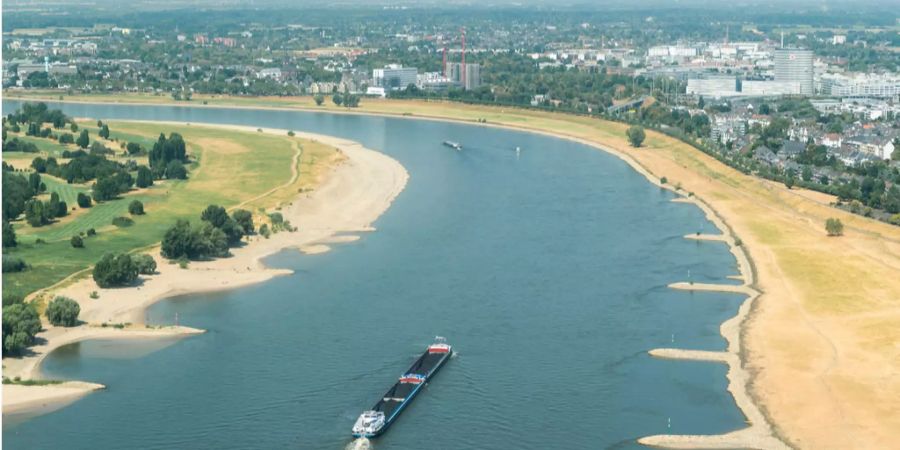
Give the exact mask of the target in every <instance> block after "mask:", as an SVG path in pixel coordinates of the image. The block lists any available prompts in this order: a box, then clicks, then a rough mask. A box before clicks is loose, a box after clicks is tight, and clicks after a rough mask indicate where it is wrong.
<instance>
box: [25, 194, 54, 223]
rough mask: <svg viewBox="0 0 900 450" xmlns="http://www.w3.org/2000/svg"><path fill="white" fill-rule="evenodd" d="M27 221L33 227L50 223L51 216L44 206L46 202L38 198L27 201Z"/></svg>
mask: <svg viewBox="0 0 900 450" xmlns="http://www.w3.org/2000/svg"><path fill="white" fill-rule="evenodd" d="M25 221H26V222H28V224H29V225H31V226H33V227H39V226H42V225H46V224H48V223H50V217H49V215H48V214H47V211H46V209H45V207H44V202H42V201H40V200H36V199H31V200H28V202H27V203H25Z"/></svg>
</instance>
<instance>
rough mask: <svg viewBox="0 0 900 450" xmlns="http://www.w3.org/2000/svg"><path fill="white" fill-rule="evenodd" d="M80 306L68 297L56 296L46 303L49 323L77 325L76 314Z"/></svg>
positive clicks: (63, 325)
mask: <svg viewBox="0 0 900 450" xmlns="http://www.w3.org/2000/svg"><path fill="white" fill-rule="evenodd" d="M80 312H81V306H79V305H78V302H76V301H75V300H72V299H71V298H68V297H56V298H54V299H53V301H51V302H50V304H49V305H47V311H46V314H47V319H48V320H49V321H50V323H51V324H53V325H56V326H58V327H59V326H62V327H74V326H75V325H78V314H79V313H80Z"/></svg>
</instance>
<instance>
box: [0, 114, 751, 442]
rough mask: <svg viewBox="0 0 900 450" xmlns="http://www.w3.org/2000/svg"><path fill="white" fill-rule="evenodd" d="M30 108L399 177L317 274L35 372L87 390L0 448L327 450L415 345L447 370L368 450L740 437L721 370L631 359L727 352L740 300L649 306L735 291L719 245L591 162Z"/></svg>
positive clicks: (345, 435)
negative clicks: (180, 335)
mask: <svg viewBox="0 0 900 450" xmlns="http://www.w3.org/2000/svg"><path fill="white" fill-rule="evenodd" d="M17 106H18V103H17V102H14V101H4V102H3V109H4V111H6V112H8V111H12V110H13V109H15V108H16V107H17ZM50 106H51V108H61V109H63V111H64V112H65V113H66V114H68V115H70V116H76V117H92V118H98V119H103V120H115V119H140V120H166V121H182V122H191V123H203V122H206V123H224V124H239V125H249V126H254V127H273V128H284V129H293V130H298V131H310V132H315V133H321V134H328V135H335V136H340V137H344V138H348V139H352V140H355V141H359V142H361V143H362V144H363V145H365V146H366V147H369V148H372V149H376V150H379V151H382V152H384V153H386V154H388V155H390V156H392V157H393V158H395V159H397V160H398V161H400V163H402V164H403V165H404V166H405V167H406V168H407V170H408V171H409V173H410V180H409V184H408V185H407V188H406V190H405V191H404V192H403V193H401V194H400V196H399V197H398V198H397V200H396V202H395V203H394V205H393V206H392V207H391V208H390V209H389V210H388V211H387V212H386V213H385V214H384V215H383V216H382V217H381V218H380V219H379V220H378V221H377V222H376V224H375V226H376V228H377V229H378V231H376V232H374V233H370V234H365V235H363V237H362V239H361V240H359V241H357V242H354V243H349V244H339V245H336V246H334V248H333V250H332V251H331V252H329V253H325V254H321V255H313V256H304V255H301V254H300V253H299V252H297V251H295V250H289V251H284V252H281V253H279V254H276V255H273V256H272V257H270V258H268V260H267V264H269V265H271V266H274V267H287V268H291V269H293V270H294V271H295V274H294V275H292V276H287V277H281V278H276V279H274V280H271V281H269V282H266V283H264V284H260V285H255V286H251V287H247V288H242V289H237V290H233V291H228V292H222V293H215V294H203V295H191V296H185V297H178V298H173V299H169V300H165V301H162V302H160V303H158V304H156V305H154V306H153V307H151V308H150V310H149V311H148V317H149V320H150V322H151V323H155V324H169V323H172V322H173V320H174V316H175V314H176V313H177V314H178V317H179V322H180V323H181V324H183V325H189V326H194V327H199V328H204V329H207V330H209V332H208V333H206V334H203V335H201V336H196V337H191V338H188V339H184V340H180V341H176V342H174V343H171V345H153V344H148V343H146V342H130V341H129V342H118V341H103V340H96V341H87V342H82V343H79V344H74V345H70V346H67V347H64V348H61V349H59V350H58V351H56V352H54V353H53V354H51V355H50V356H49V357H48V358H47V359H46V361H45V363H44V365H43V371H44V373H45V375H46V376H47V377H50V378H60V379H79V380H87V381H93V382H98V383H103V384H105V385H107V386H108V389H107V390H104V391H101V392H98V393H95V394H91V395H89V396H87V397H86V398H84V399H82V400H80V401H78V402H75V403H74V404H72V405H70V406H67V407H65V408H63V409H60V410H58V411H55V412H53V413H50V414H47V415H43V416H40V417H36V418H32V419H29V420H26V421H18V422H17V423H15V424H11V425H7V426H5V427H4V430H3V441H4V444H5V446H6V448H10V449H54V448H67V449H81V448H85V449H88V448H89V449H106V448H109V449H117V448H142V449H155V448H158V449H172V448H185V449H186V448H191V449H198V448H233V449H246V448H266V449H277V448H303V449H306V448H309V449H320V448H321V449H342V448H344V447H345V446H347V444H348V443H350V441H351V439H350V437H349V432H350V427H351V426H352V424H353V422H354V420H355V418H356V416H357V415H358V414H359V413H360V412H361V411H362V410H364V409H367V408H369V407H370V406H371V405H372V404H374V403H375V401H376V400H377V399H378V397H379V396H380V395H381V394H382V393H383V392H384V391H385V390H386V389H387V388H388V387H389V386H390V385H391V384H392V383H393V381H394V380H395V378H396V377H397V376H398V375H400V372H402V371H403V370H404V369H405V368H406V367H407V366H408V365H409V364H410V363H411V362H412V361H413V360H414V358H415V357H416V356H417V355H418V354H419V353H421V351H422V350H423V349H424V347H425V346H426V345H428V344H429V343H431V340H432V338H433V337H434V336H435V335H441V336H446V337H447V339H448V341H449V343H451V344H452V345H453V346H454V349H455V350H456V351H457V354H456V355H455V356H454V358H453V359H452V360H451V361H450V362H449V363H448V364H447V366H446V367H445V368H444V369H443V370H442V371H441V372H440V373H439V374H438V375H437V376H436V377H435V379H434V380H433V382H432V383H431V384H429V385H428V386H427V389H425V390H424V392H422V394H421V395H420V396H419V397H418V398H417V399H416V401H415V402H413V404H412V405H411V406H410V408H408V409H407V411H405V412H404V413H403V415H402V416H401V417H400V418H399V420H398V421H397V423H395V424H394V426H393V427H392V428H391V429H390V430H389V431H388V432H387V433H386V435H384V436H383V437H381V438H379V439H377V440H376V441H374V443H373V446H374V448H376V449H384V450H387V449H425V448H428V449H466V448H472V449H474V448H478V449H513V448H515V449H547V448H567V449H596V448H613V449H626V448H642V447H641V446H640V445H639V444H637V443H635V439H636V438H639V437H642V436H646V435H652V434H660V433H678V434H680V433H691V434H696V433H699V434H705V433H721V432H726V431H730V430H734V429H738V428H741V427H743V426H744V418H743V415H742V414H741V413H740V411H739V410H738V409H737V408H736V406H735V404H734V400H733V399H732V397H731V395H730V394H729V393H728V392H727V391H726V386H727V381H726V378H725V372H726V366H725V365H721V364H713V363H704V362H688V361H669V360H659V359H654V358H652V357H650V356H648V355H647V351H648V350H649V349H652V348H656V347H672V346H674V347H681V348H688V349H702V350H723V349H724V348H725V341H724V339H723V338H722V337H721V336H720V334H719V330H718V328H719V325H720V324H721V322H722V321H724V320H726V319H727V318H729V317H731V316H733V315H734V314H735V313H736V311H737V307H738V306H739V304H740V302H741V301H742V300H743V296H739V295H732V294H727V293H715V292H703V293H700V292H697V293H690V292H683V291H674V290H671V289H668V288H667V287H666V286H667V284H669V283H672V282H676V281H685V280H687V279H688V277H690V279H691V280H693V281H695V282H710V283H734V281H732V280H729V279H728V278H727V277H728V276H729V275H734V274H736V273H737V266H736V262H735V260H734V257H733V256H732V255H731V254H730V253H729V251H728V248H727V247H726V245H725V244H723V243H720V242H696V241H690V240H686V239H684V238H683V235H685V234H689V233H694V232H697V231H703V232H715V231H716V230H715V227H714V226H713V225H712V224H711V223H710V222H708V221H707V220H706V219H705V218H704V216H703V213H702V212H701V211H700V210H699V209H698V208H696V207H695V206H693V205H689V204H680V203H672V202H671V201H670V200H671V199H672V198H673V194H672V193H670V192H668V191H665V190H661V189H659V188H658V187H656V186H653V185H652V184H650V183H648V182H647V180H646V179H645V178H644V177H643V176H641V175H640V174H638V173H636V172H635V171H634V170H633V169H632V168H631V167H629V166H628V165H627V164H625V163H624V162H622V161H621V160H619V159H618V158H616V157H614V156H612V155H609V154H606V153H604V152H601V151H597V150H596V149H593V148H591V147H588V146H585V145H582V144H578V143H574V142H570V141H567V140H563V139H557V138H552V137H547V136H541V135H536V134H531V133H526V132H518V131H510V130H503V129H497V128H489V127H479V126H475V125H466V124H458V123H447V122H436V121H425V120H410V119H403V118H386V117H374V116H362V115H336V114H326V113H315V112H299V111H298V112H294V111H262V110H248V109H219V108H191V107H180V106H177V107H176V106H125V105H84V104H53V103H50ZM444 140H454V141H458V142H460V143H461V144H462V145H463V146H464V150H463V151H461V152H456V151H454V150H452V149H449V148H448V147H445V146H443V145H441V143H442V142H443V141H444ZM516 147H520V148H521V149H522V151H521V152H520V154H518V155H517V154H516V152H515V148H516Z"/></svg>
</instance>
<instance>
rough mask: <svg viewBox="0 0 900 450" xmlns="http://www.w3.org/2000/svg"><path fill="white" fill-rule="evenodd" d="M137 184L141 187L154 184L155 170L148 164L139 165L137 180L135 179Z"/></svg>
mask: <svg viewBox="0 0 900 450" xmlns="http://www.w3.org/2000/svg"><path fill="white" fill-rule="evenodd" d="M134 184H135V186H137V187H139V188H145V187H150V186H153V172H151V171H150V168H149V167H147V166H138V168H137V180H136V181H135V183H134Z"/></svg>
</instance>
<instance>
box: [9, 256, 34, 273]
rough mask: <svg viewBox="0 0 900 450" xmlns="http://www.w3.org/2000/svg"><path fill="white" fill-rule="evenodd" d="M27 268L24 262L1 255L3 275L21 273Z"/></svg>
mask: <svg viewBox="0 0 900 450" xmlns="http://www.w3.org/2000/svg"><path fill="white" fill-rule="evenodd" d="M27 268H28V264H25V260H24V259H22V258H19V257H17V256H10V255H3V273H16V272H23V271H24V270H25V269H27Z"/></svg>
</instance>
